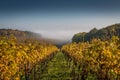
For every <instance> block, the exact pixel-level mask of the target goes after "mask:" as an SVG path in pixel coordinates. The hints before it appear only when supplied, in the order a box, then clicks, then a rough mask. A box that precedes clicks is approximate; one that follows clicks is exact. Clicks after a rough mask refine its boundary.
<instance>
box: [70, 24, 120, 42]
mask: <svg viewBox="0 0 120 80" xmlns="http://www.w3.org/2000/svg"><path fill="white" fill-rule="evenodd" d="M112 36H118V37H120V24H114V25H111V26H108V27H106V28H102V29H99V30H98V29H96V28H93V29H92V30H90V31H89V32H88V33H86V32H82V33H77V34H75V35H74V36H73V38H72V42H86V41H91V40H92V39H93V38H97V39H101V40H108V39H111V38H112Z"/></svg>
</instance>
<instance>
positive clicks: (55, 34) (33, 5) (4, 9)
mask: <svg viewBox="0 0 120 80" xmlns="http://www.w3.org/2000/svg"><path fill="white" fill-rule="evenodd" d="M115 23H120V0H0V28H12V29H20V30H29V31H33V32H37V33H41V34H42V35H43V36H46V37H49V38H57V39H71V38H72V36H73V35H74V34H75V33H78V32H85V31H89V30H90V29H92V28H94V27H96V28H98V29H100V28H102V27H106V26H108V25H111V24H115Z"/></svg>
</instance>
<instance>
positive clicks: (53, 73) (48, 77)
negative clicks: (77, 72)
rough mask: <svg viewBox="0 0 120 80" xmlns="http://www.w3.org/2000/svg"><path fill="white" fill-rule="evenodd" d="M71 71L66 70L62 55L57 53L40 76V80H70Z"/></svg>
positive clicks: (66, 66)
mask: <svg viewBox="0 0 120 80" xmlns="http://www.w3.org/2000/svg"><path fill="white" fill-rule="evenodd" d="M70 73H71V70H70V69H69V68H68V65H67V62H66V60H65V57H64V55H63V53H61V52H58V53H57V54H56V55H55V56H54V57H53V59H52V60H51V61H50V62H48V64H47V67H46V69H45V70H44V72H43V73H42V74H41V75H40V76H41V79H40V80H72V77H70Z"/></svg>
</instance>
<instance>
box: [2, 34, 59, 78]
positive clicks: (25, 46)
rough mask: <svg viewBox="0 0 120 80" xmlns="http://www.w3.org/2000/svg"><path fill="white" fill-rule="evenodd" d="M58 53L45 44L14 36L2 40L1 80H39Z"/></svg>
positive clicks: (55, 49) (56, 49) (53, 47)
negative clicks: (49, 62)
mask: <svg viewBox="0 0 120 80" xmlns="http://www.w3.org/2000/svg"><path fill="white" fill-rule="evenodd" d="M57 51H58V48H57V47H56V46H53V45H51V44H48V43H45V42H38V41H34V40H25V41H22V42H18V41H17V39H16V38H15V37H14V36H11V37H10V38H6V37H2V38H1V39H0V80H38V79H39V75H40V74H41V73H42V71H43V69H44V68H45V66H46V63H47V62H48V61H49V60H50V59H51V58H52V57H53V55H54V54H55V53H56V52H57Z"/></svg>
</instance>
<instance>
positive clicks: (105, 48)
mask: <svg viewBox="0 0 120 80" xmlns="http://www.w3.org/2000/svg"><path fill="white" fill-rule="evenodd" d="M62 51H63V53H64V54H65V56H66V60H67V62H68V64H69V65H70V66H71V62H73V63H74V64H72V68H73V76H74V79H75V80H120V39H119V38H118V37H114V36H113V37H112V39H111V40H108V41H101V40H99V39H93V40H92V41H90V42H79V43H70V44H66V45H64V46H63V47H62Z"/></svg>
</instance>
